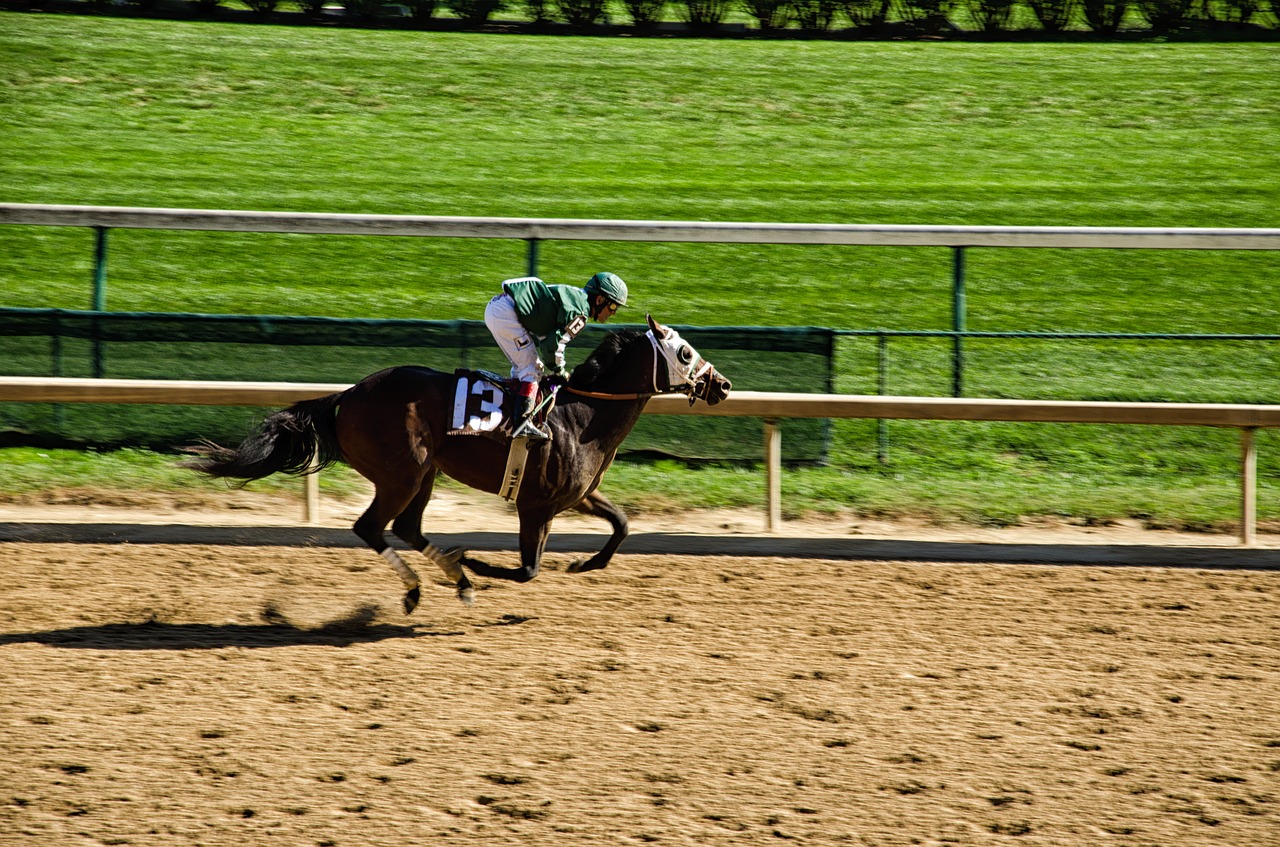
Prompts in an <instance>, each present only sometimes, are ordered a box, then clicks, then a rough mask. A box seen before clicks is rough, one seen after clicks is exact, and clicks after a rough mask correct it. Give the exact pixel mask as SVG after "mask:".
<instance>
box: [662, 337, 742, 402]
mask: <svg viewBox="0 0 1280 847" xmlns="http://www.w3.org/2000/svg"><path fill="white" fill-rule="evenodd" d="M645 320H647V321H648V322H649V332H648V336H649V340H650V341H651V342H652V343H653V349H654V350H655V351H657V353H658V354H660V355H656V356H655V357H654V374H653V381H654V386H655V388H657V389H658V390H659V391H664V392H669V391H674V390H679V391H683V392H684V393H685V394H688V395H689V405H693V402H694V401H695V400H698V399H702V400H705V401H706V402H707V405H708V406H714V405H715V404H717V403H719V402H720V401H721V400H723V399H724V398H726V397H728V396H729V391H730V390H731V389H732V388H733V383H731V382H729V380H727V379H725V378H724V377H723V376H722V375H721V374H720V372H719V371H717V370H716V369H715V367H714V366H713V365H712V364H711V363H710V362H708V361H707V360H706V359H704V358H702V356H700V355H699V354H698V351H697V350H695V349H693V345H692V344H690V343H689V342H688V341H685V340H684V339H683V338H681V337H680V333H678V332H676V331H675V330H674V329H672V328H671V327H667V326H663V325H662V324H660V323H658V322H657V321H655V320H654V319H653V317H652V316H651V315H645ZM664 377H665V379H666V385H665V386H663V385H662V381H663V378H664Z"/></svg>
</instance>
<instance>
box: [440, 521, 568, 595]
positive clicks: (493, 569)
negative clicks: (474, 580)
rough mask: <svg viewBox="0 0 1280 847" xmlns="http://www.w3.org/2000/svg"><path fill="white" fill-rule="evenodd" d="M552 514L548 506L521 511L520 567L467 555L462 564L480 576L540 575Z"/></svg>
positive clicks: (522, 579)
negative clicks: (546, 507) (485, 560)
mask: <svg viewBox="0 0 1280 847" xmlns="http://www.w3.org/2000/svg"><path fill="white" fill-rule="evenodd" d="M551 518H552V513H551V512H550V511H548V510H546V509H537V510H528V511H526V510H524V509H521V510H520V567H518V568H502V567H498V566H497V565H490V564H487V563H485V562H481V561H479V560H477V559H472V558H470V557H469V556H466V555H464V556H463V557H462V559H460V560H459V562H458V563H459V564H460V565H462V566H463V567H465V568H467V569H469V570H470V571H471V572H472V573H474V574H475V575H476V576H487V577H492V578H494V579H508V580H512V581H513V582H528V581H529V580H531V579H533V578H534V577H535V576H537V575H538V569H539V568H540V567H541V566H542V551H543V549H544V548H545V547H546V545H547V536H548V535H550V534H551Z"/></svg>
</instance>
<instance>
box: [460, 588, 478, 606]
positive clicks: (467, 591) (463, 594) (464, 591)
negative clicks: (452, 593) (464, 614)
mask: <svg viewBox="0 0 1280 847" xmlns="http://www.w3.org/2000/svg"><path fill="white" fill-rule="evenodd" d="M458 599H459V600H461V601H462V605H464V606H474V605H475V604H476V590H475V589H474V588H472V587H471V586H469V585H468V586H467V587H466V588H459V589H458Z"/></svg>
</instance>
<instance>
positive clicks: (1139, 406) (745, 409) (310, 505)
mask: <svg viewBox="0 0 1280 847" xmlns="http://www.w3.org/2000/svg"><path fill="white" fill-rule="evenodd" d="M347 387H348V386H347V384H344V383H272V382H192V381H182V380H145V379H72V378H59V377H0V402H23V403H147V404H168V405H186V406H261V407H278V406H286V405H289V404H291V403H296V402H298V401H299V400H307V399H310V398H313V397H320V396H323V395H326V394H332V393H334V392H336V391H342V390H345V389H346V388H347ZM645 412H646V414H658V415H714V416H734V417H755V418H761V419H762V420H763V421H764V456H765V475H766V480H767V484H766V491H767V495H766V510H765V529H766V531H768V532H773V531H774V530H775V529H776V528H777V527H778V526H780V525H781V521H782V489H781V480H782V430H781V425H780V421H781V420H782V419H785V418H883V419H904V420H945V421H1021V422H1033V421H1034V422H1050V423H1096V424H1135V425H1159V426H1215V427H1233V428H1236V429H1238V430H1239V431H1240V543H1241V544H1243V545H1245V546H1248V547H1252V546H1255V545H1256V544H1257V459H1258V457H1257V446H1256V443H1255V440H1254V431H1255V430H1256V429H1258V428H1260V427H1280V406H1262V405H1234V404H1224V403H1120V402H1115V403H1110V402H1085V401H1073V400H994V399H975V398H946V397H886V396H864V395H850V394H780V393H769V392H759V391H735V392H734V393H733V394H731V395H730V396H729V398H728V399H726V400H725V401H724V402H722V403H720V404H718V405H716V406H707V405H705V404H702V403H699V404H697V405H694V406H690V405H689V402H688V400H686V399H685V398H684V397H683V396H679V395H673V396H666V397H655V398H653V399H652V400H650V401H649V405H648V406H647V407H646V409H645ZM307 480H308V483H307V519H308V520H309V521H312V522H315V521H317V520H318V518H319V488H318V485H317V484H316V480H315V475H314V474H312V475H310V476H308V477H307Z"/></svg>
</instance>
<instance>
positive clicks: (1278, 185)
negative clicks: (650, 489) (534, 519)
mask: <svg viewBox="0 0 1280 847" xmlns="http://www.w3.org/2000/svg"><path fill="white" fill-rule="evenodd" d="M0 23H2V24H3V26H0V86H3V89H2V91H3V95H2V96H0V126H3V127H4V130H5V138H6V141H5V144H4V147H3V151H2V152H0V185H2V186H3V190H2V192H0V193H2V197H0V199H3V200H5V201H11V202H31V203H70V204H102V205H122V206H133V205H137V206H156V207H166V206H167V207H189V208H211V209H212V208H232V209H236V208H238V209H257V210H291V211H320V212H368V213H386V214H447V215H502V216H514V217H543V216H547V217H581V218H631V219H672V220H723V221H732V220H741V221H830V222H850V223H912V224H1043V225H1097V226H1106V225H1134V226H1240V227H1244V226H1275V225H1277V218H1276V214H1275V210H1276V209H1277V208H1280V202H1278V201H1280V178H1278V177H1277V174H1280V146H1277V145H1276V144H1275V138H1276V137H1278V134H1280V111H1278V110H1277V109H1276V108H1275V104H1276V103H1277V102H1280V73H1278V71H1280V47H1277V46H1276V45H1271V44H1249V43H1208V42H1198V43H1179V44H1173V43H1161V42H1159V41H1155V40H1150V41H1141V42H1129V43H1115V44H1109V43H1037V44H1032V43H921V42H910V43H897V42H826V41H808V42H800V41H797V42H783V41H715V40H706V41H702V40H688V39H680V40H671V41H668V40H661V39H617V38H585V37H556V38H545V37H533V36H496V35H481V34H439V33H436V34H432V33H421V32H395V31H366V30H347V29H343V30H327V29H320V28H296V27H272V26H242V25H233V24H218V23H191V22H172V21H142V20H121V19H94V18H82V17H64V16H52V15H39V14H4V15H3V16H2V17H0ZM109 245H110V262H109V281H108V288H107V307H108V308H109V309H113V310H120V311H131V310H145V311H183V312H210V313H269V314H303V315H331V316H357V317H386V318H390V317H421V318H434V319H451V318H470V319H478V318H479V317H480V313H481V309H482V306H483V303H484V302H485V301H486V300H487V299H488V297H489V296H490V295H491V294H492V292H493V291H494V290H495V288H496V283H497V281H498V280H500V279H502V278H503V277H505V276H510V275H515V274H519V273H522V272H523V271H524V268H525V248H524V245H523V244H522V243H520V242H514V241H491V240H465V239H452V240H431V239H410V238H393V237H379V238H355V237H318V236H286V235H262V234H235V233H181V232H156V231H134V230H130V231H125V230H115V231H113V232H112V233H111V235H110V240H109ZM92 246H93V241H92V234H91V233H89V232H87V231H84V230H72V229H57V228H37V227H0V306H24V307H36V306H58V307H63V308H86V307H87V306H88V305H89V303H90V294H91V286H90V281H91V260H92ZM950 261H951V256H950V252H949V251H948V250H946V249H943V248H921V249H905V248H831V247H770V246H755V245H670V244H637V243H590V242H550V243H544V244H543V245H542V249H541V261H540V271H541V273H542V274H543V276H544V277H546V278H547V279H548V280H549V281H552V282H579V281H581V280H585V278H586V277H587V276H588V275H590V273H592V272H594V271H596V270H600V269H611V270H614V271H616V272H618V273H620V274H621V275H622V276H623V277H624V278H626V279H627V280H628V281H629V282H630V283H631V288H632V291H633V295H634V301H635V303H636V308H635V309H634V310H633V312H634V315H635V316H637V317H638V316H639V315H640V314H641V313H642V312H643V311H645V310H649V311H652V312H653V313H654V315H655V316H656V317H658V318H659V319H660V320H664V321H666V322H669V323H673V324H687V325H735V324H741V325H818V326H830V327H836V328H840V329H869V328H888V329H929V330H937V329H949V328H950V320H951V317H950V311H949V308H950ZM968 264H969V268H968V272H969V279H968V328H969V329H972V330H990V331H1010V330H1050V331H1109V332H1255V333H1267V332H1275V331H1277V326H1280V321H1277V318H1278V317H1280V294H1277V293H1276V285H1277V282H1278V281H1280V255H1276V254H1272V253H1246V252H1226V253H1201V252H1190V251H1141V252H1139V251H1107V250H1072V251H1068V250H992V249H985V250H970V251H969V257H968ZM948 349H949V347H948V345H947V344H946V343H945V342H938V341H905V340H897V341H894V342H892V343H891V345H890V349H889V352H890V360H889V361H890V369H889V372H888V384H887V386H886V390H887V391H889V392H891V393H899V394H912V393H915V394H944V393H947V392H948V391H949V388H950V382H949V371H948V360H947V356H946V352H947V350H948ZM967 350H968V352H969V357H968V358H969V362H968V364H969V369H968V372H967V374H966V386H967V392H968V393H970V394H972V395H975V396H977V395H981V396H1009V397H1031V396H1043V397H1079V398H1105V399H1156V400H1213V401H1220V402H1270V403H1274V402H1280V396H1278V394H1280V389H1278V388H1277V382H1276V379H1275V374H1276V364H1277V362H1276V358H1277V356H1278V355H1280V353H1278V352H1277V345H1276V344H1275V343H1271V344H1262V343H1215V344H1212V345H1191V344H1188V343H1183V342H1143V343H1141V344H1128V345H1126V344H1121V343H1119V342H1096V341H1076V342H1060V341H1055V342H1042V341H1030V340H1020V341H1002V342H994V341H990V342H989V341H982V342H976V341H975V342H970V344H969V345H968V347H967ZM874 355H875V349H874V344H873V342H868V341H863V340H853V339H850V340H847V341H845V342H842V345H841V355H840V358H839V360H838V367H839V375H838V386H839V388H840V390H842V391H855V392H874V391H875V390H876V383H875V372H874ZM731 376H732V375H731ZM1064 431H1065V430H1063V429H1060V428H1048V429H1043V428H1042V429H1038V430H1036V429H1027V430H1020V429H1017V428H1016V427H1005V428H998V427H997V428H982V427H968V428H963V429H955V428H953V427H950V426H941V425H934V426H930V425H907V424H891V425H890V427H889V432H890V436H891V441H890V443H891V448H892V449H891V450H890V453H889V457H890V458H889V461H890V468H888V469H883V468H880V466H879V464H878V463H877V462H875V443H876V439H875V433H874V424H865V423H857V422H851V423H843V424H840V425H839V426H838V427H837V433H838V438H837V440H836V442H835V444H834V445H833V448H834V449H833V458H834V459H835V462H836V465H837V467H835V468H832V469H811V470H808V471H797V472H796V473H795V474H793V475H790V476H789V477H788V480H789V481H790V482H789V485H790V486H791V487H792V488H793V489H794V494H793V495H792V496H793V497H795V498H808V499H801V500H799V501H798V502H805V503H808V504H811V505H813V506H815V507H821V506H822V505H823V504H824V503H829V502H838V501H840V500H841V498H844V499H845V500H847V501H849V502H855V501H857V497H858V496H859V495H858V494H857V493H856V492H851V491H849V490H848V489H847V485H846V487H845V488H841V487H840V486H841V485H845V484H846V482H847V480H846V477H848V478H849V479H853V480H855V481H858V485H861V486H869V485H871V484H872V482H874V481H875V480H881V479H888V480H889V481H891V482H893V481H896V480H895V474H896V475H901V476H903V477H904V480H903V481H902V482H903V483H904V484H902V485H897V486H892V487H891V488H892V490H889V491H888V494H889V495H891V496H889V497H888V499H889V500H890V501H893V502H895V503H899V501H900V505H896V506H894V508H903V509H908V508H914V507H922V508H924V507H930V508H931V507H932V506H931V505H930V504H931V503H941V502H942V501H944V500H945V499H946V497H948V496H952V495H950V494H948V493H947V492H946V491H944V489H946V488H947V487H948V486H947V485H943V484H942V483H943V482H946V479H951V480H953V483H954V484H950V485H949V487H950V488H952V489H956V490H959V489H964V488H966V487H968V482H967V477H966V474H973V473H977V472H978V469H981V472H982V474H983V475H984V485H983V486H981V487H982V488H984V489H989V487H990V486H991V485H994V486H996V487H997V488H998V489H999V490H1001V491H1010V492H1021V491H1023V490H1024V489H1025V490H1026V491H1027V492H1028V493H1027V495H1026V496H1023V495H1022V494H1020V493H1019V494H1018V497H1016V498H1015V499H1016V500H1018V501H1019V502H1020V503H1023V505H1018V506H1016V508H1017V509H1021V510H1024V511H1026V510H1034V509H1035V508H1037V506H1038V508H1040V509H1043V510H1048V511H1054V510H1064V511H1068V512H1070V513H1073V514H1075V513H1082V514H1083V513H1087V512H1090V510H1091V509H1092V508H1093V507H1092V506H1090V497H1091V496H1096V497H1097V498H1098V499H1099V501H1100V502H1101V500H1103V499H1106V500H1107V503H1108V504H1110V505H1107V506H1106V509H1115V508H1119V507H1118V506H1116V505H1115V504H1118V503H1124V502H1125V498H1124V496H1123V494H1124V490H1125V489H1123V486H1124V485H1129V484H1130V483H1129V482H1126V481H1131V483H1132V492H1133V497H1132V503H1133V504H1136V505H1131V506H1129V507H1126V508H1127V509H1128V511H1130V512H1135V511H1136V512H1141V513H1143V514H1147V513H1151V508H1149V507H1148V505H1144V503H1143V502H1139V501H1140V500H1142V497H1140V496H1138V495H1139V494H1140V493H1142V492H1153V494H1152V496H1154V497H1159V496H1161V495H1160V492H1162V491H1165V490H1168V491H1169V492H1173V491H1174V490H1175V489H1182V488H1186V487H1194V486H1197V485H1206V486H1218V487H1219V488H1220V489H1221V490H1223V491H1225V492H1228V493H1229V492H1230V491H1231V485H1232V484H1233V482H1232V479H1231V478H1230V473H1231V470H1230V468H1231V466H1232V461H1233V458H1232V452H1231V449H1232V448H1231V447H1230V446H1229V445H1228V446H1222V445H1220V444H1218V443H1217V442H1216V441H1215V440H1214V439H1211V438H1208V437H1205V436H1204V435H1203V434H1195V433H1191V434H1188V433H1186V432H1168V431H1164V430H1156V431H1153V432H1138V431H1135V428H1107V429H1102V428H1077V429H1073V430H1071V443H1070V444H1064V443H1063V439H1062V436H1061V434H1060V433H1062V432H1064ZM904 433H905V434H907V435H909V437H906V436H904ZM1028 433H1030V434H1028ZM1148 454H1155V455H1160V454H1166V455H1173V456H1176V457H1177V459H1178V461H1179V462H1182V463H1184V464H1185V465H1186V467H1185V468H1181V469H1176V470H1174V469H1168V468H1164V467H1161V463H1160V462H1155V463H1154V464H1153V463H1152V462H1150V461H1148V460H1147V459H1146V458H1144V457H1146V456H1147V455H1148ZM1008 456H1014V457H1018V458H1017V460H1016V461H1012V462H1011V463H1002V462H1001V461H1000V458H1001V457H1008ZM1023 457H1032V458H1031V459H1026V458H1023ZM1081 461H1083V462H1087V463H1093V464H1094V465H1096V467H1092V468H1091V469H1090V471H1089V473H1086V474H1085V475H1084V481H1080V482H1077V483H1074V484H1073V483H1071V482H1070V480H1071V479H1079V477H1078V476H1073V477H1066V476H1062V475H1063V474H1079V473H1080V468H1079V466H1078V463H1079V462H1081ZM1028 462H1030V463H1031V467H1033V468H1034V472H1033V471H1031V470H1029V469H1028ZM872 466H874V468H873V469H872V470H870V471H868V470H863V469H864V468H869V467H872ZM620 470H622V469H620ZM1041 473H1045V474H1049V475H1050V476H1053V475H1055V474H1056V475H1057V476H1054V477H1053V478H1054V480H1055V482H1054V484H1053V485H1047V484H1046V485H1044V486H1040V485H1039V484H1035V485H1032V484H1030V483H1028V482H1027V481H1026V480H1027V479H1028V474H1030V475H1031V476H1036V475H1038V474H1041ZM1093 473H1096V474H1100V475H1103V476H1105V477H1106V478H1107V479H1108V480H1118V482H1116V483H1115V484H1116V485H1120V486H1122V488H1121V489H1118V490H1119V492H1120V493H1119V495H1118V496H1116V497H1110V498H1109V499H1108V498H1103V496H1102V492H1103V491H1104V490H1108V491H1109V490H1111V489H1110V488H1109V487H1108V486H1110V485H1111V483H1110V482H1108V483H1107V484H1105V485H1104V484H1101V483H1099V482H1098V481H1097V480H1095V479H1094V478H1093V477H1092V475H1091V474H1093ZM1261 473H1262V475H1263V477H1264V481H1266V483H1267V485H1275V482H1274V481H1275V480H1277V479H1280V461H1278V460H1277V459H1276V457H1274V456H1271V455H1269V451H1267V450H1265V449H1264V451H1263V455H1262V462H1261ZM850 474H852V476H850ZM922 475H923V476H924V477H936V478H938V479H939V480H940V482H939V483H938V484H937V485H932V486H930V485H925V484H923V483H922V482H920V479H919V478H920V477H921V476H922ZM634 476H635V479H634V480H632V477H624V475H623V474H619V475H617V476H616V480H615V481H618V482H621V481H630V482H631V484H634V485H640V484H641V479H642V478H650V477H660V478H662V479H669V478H670V479H674V478H676V477H679V478H681V479H683V478H685V477H687V474H670V473H668V474H665V475H664V474H653V473H642V472H641V471H640V470H637V471H636V472H635V475H634ZM944 477H945V478H946V479H943V478H944ZM707 479H709V477H706V476H704V477H702V478H701V480H702V481H700V482H696V483H686V482H664V483H662V485H667V486H672V485H674V486H675V493H674V495H673V496H675V497H676V498H679V497H685V496H695V494H694V493H691V492H690V489H691V488H694V489H699V486H704V485H705V483H706V480H707ZM729 479H730V482H729V483H728V484H726V485H725V486H724V487H723V490H724V491H725V493H724V494H723V495H722V496H724V497H726V498H731V497H733V496H735V495H734V492H735V491H738V490H742V491H750V490H751V487H750V486H749V485H743V486H738V485H737V484H736V482H734V480H735V479H736V477H734V476H733V475H732V474H730V476H729ZM810 480H812V481H813V482H812V483H811V482H810ZM833 480H834V481H833ZM1064 480H1065V481H1064ZM645 484H653V485H657V484H658V483H657V482H653V483H645ZM699 490H700V489H699ZM708 490H714V486H712V487H709V488H708ZM886 490H888V489H886ZM1266 490H1267V489H1266V487H1265V486H1264V498H1263V503H1262V506H1263V509H1264V513H1265V512H1266V510H1268V509H1269V510H1271V513H1272V514H1280V505H1277V504H1276V502H1275V498H1274V497H1271V496H1270V495H1267V494H1266ZM806 491H813V492H816V493H814V494H812V495H809V494H805V493H804V492H806ZM696 496H701V495H696ZM751 496H756V495H754V494H752V495H751ZM1143 496H1145V494H1143ZM1169 496H1170V503H1171V504H1174V505H1171V506H1170V509H1171V510H1173V511H1177V510H1182V509H1185V510H1186V515H1185V517H1186V518H1187V519H1188V520H1199V519H1204V520H1209V519H1212V515H1210V514H1209V507H1208V506H1205V505H1202V504H1203V503H1204V502H1206V501H1207V500H1208V499H1212V498H1200V497H1174V496H1173V495H1172V493H1170V495H1169ZM1224 496H1225V495H1224ZM931 498H932V499H931ZM1268 498H1270V499H1268ZM987 499H989V500H991V501H994V500H996V499H999V498H996V497H992V496H989V495H988V497H987ZM1228 500H1229V497H1228ZM1001 508H1003V507H1001ZM1009 508H1010V509H1014V508H1015V506H1009ZM1097 508H1098V509H1099V510H1101V509H1102V508H1103V507H1102V506H1101V505H1098V506H1097Z"/></svg>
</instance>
